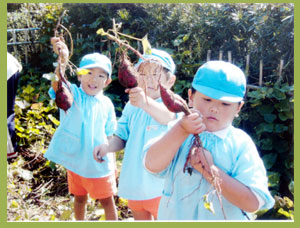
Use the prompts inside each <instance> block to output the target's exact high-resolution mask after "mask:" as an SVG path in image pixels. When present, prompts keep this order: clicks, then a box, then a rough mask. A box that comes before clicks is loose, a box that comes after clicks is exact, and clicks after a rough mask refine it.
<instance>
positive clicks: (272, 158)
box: [262, 153, 277, 169]
mask: <svg viewBox="0 0 300 228" xmlns="http://www.w3.org/2000/svg"><path fill="white" fill-rule="evenodd" d="M262 159H263V161H264V164H265V168H266V169H270V168H272V167H273V165H274V164H275V162H276V159H277V154H275V153H269V154H265V155H264V156H263V158H262Z"/></svg>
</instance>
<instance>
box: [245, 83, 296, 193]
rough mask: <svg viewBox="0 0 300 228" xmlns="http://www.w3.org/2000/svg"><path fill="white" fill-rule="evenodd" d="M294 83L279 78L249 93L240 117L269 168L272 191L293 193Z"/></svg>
mask: <svg viewBox="0 0 300 228" xmlns="http://www.w3.org/2000/svg"><path fill="white" fill-rule="evenodd" d="M293 93H294V87H293V86H289V85H288V84H287V83H282V82H280V81H278V82H276V83H268V84H266V86H264V87H262V88H260V89H257V90H253V91H250V92H248V93H247V98H248V99H247V102H246V104H245V107H244V109H243V110H242V113H241V116H240V118H241V119H242V121H241V123H240V124H241V126H242V127H243V128H244V129H245V130H246V131H247V132H248V133H249V134H250V135H251V136H252V138H253V139H254V141H255V144H256V145H257V147H258V149H259V152H260V155H261V156H262V158H263V161H264V164H265V166H266V169H267V170H268V177H269V187H270V189H271V191H272V192H273V195H275V194H276V195H283V196H289V197H293V192H291V191H290V190H289V188H288V187H287V186H288V185H290V184H291V183H293V181H294V174H293V173H294V158H293V157H294V138H293V134H294V122H293V120H294V98H293Z"/></svg>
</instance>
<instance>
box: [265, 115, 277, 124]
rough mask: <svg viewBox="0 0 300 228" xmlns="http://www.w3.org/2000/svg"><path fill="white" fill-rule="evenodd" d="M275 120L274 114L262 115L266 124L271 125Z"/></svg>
mask: <svg viewBox="0 0 300 228" xmlns="http://www.w3.org/2000/svg"><path fill="white" fill-rule="evenodd" d="M275 119H276V115H274V114H264V120H265V121H266V122H267V123H273V122H274V120H275Z"/></svg>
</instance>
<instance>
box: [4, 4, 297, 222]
mask: <svg viewBox="0 0 300 228" xmlns="http://www.w3.org/2000/svg"><path fill="white" fill-rule="evenodd" d="M23 2H36V3H39V2H40V3H43V2H47V3H48V2H53V3H61V2H62V3H66V2H68V3H83V2H85V1H83V0H81V1H78V0H77V1H75V0H71V1H67V0H60V1H57V0H48V1H44V0H40V1H37V0H31V1H26V0H24V1H17V0H10V1H9V0H4V1H3V0H2V1H0V12H1V13H0V28H1V31H3V32H2V33H0V57H1V58H0V59H1V60H2V61H0V75H1V82H0V107H6V92H7V89H6V82H5V78H4V75H5V74H6V71H5V69H6V68H5V64H6V58H5V52H6V51H7V43H6V39H7V38H6V32H4V31H5V30H6V27H7V26H6V13H7V11H6V9H7V3H23ZM86 2H87V3H199V2H206V3H209V2H210V3H294V5H295V12H294V15H295V50H297V51H298V52H296V51H295V63H296V60H297V59H298V57H299V54H298V53H299V48H297V46H300V44H299V42H298V41H297V39H296V33H298V31H299V26H300V25H299V24H297V23H296V21H298V22H299V17H300V15H299V13H300V10H298V8H300V2H297V1H296V0H292V1H285V0H278V1H250V0H245V1H234V0H231V1H229V0H225V1H219V0H216V1H201V0H198V1H197V0H196V1H195V0H189V1H179V0H169V1H165V0H150V1H149V0H139V1H138V0H135V1H126V0H110V1H100V0H98V1H97V0H96V1H95V0H90V1H86ZM297 12H298V14H297ZM299 23H300V22H299ZM3 60H5V61H3ZM299 66H300V64H299V65H297V64H295V73H294V75H297V73H298V72H299ZM298 80H299V79H298V78H297V77H295V87H296V86H297V85H298V84H299V82H298ZM296 97H297V98H296ZM298 98H299V96H298V93H297V92H295V100H297V99H298ZM298 106H299V105H297V104H296V103H295V113H294V116H295V117H296V116H297V113H299V107H298ZM0 119H1V122H2V124H1V126H0V132H1V134H0V135H1V136H2V137H0V145H1V151H2V152H1V159H0V170H1V175H0V193H1V195H2V197H1V198H0V226H1V227H19V226H22V227H23V226H27V227H31V228H32V227H40V226H47V227H50V226H54V225H55V226H56V225H57V226H63V227H65V226H68V227H74V226H77V227H80V226H89V227H92V226H93V227H98V226H101V227H115V226H122V227H123V226H127V227H133V226H136V227H140V226H141V225H142V226H143V227H144V226H153V225H155V226H156V225H158V226H161V227H165V226H176V227H181V226H182V225H185V224H183V223H184V222H167V223H165V222H155V224H154V223H152V222H150V223H147V222H143V224H140V223H139V222H101V223H100V222H84V223H85V224H82V222H55V223H53V222H7V220H6V208H7V201H6V197H5V196H6V164H7V162H6V161H7V159H6V154H5V152H4V150H6V146H5V145H6V142H5V138H6V133H7V131H6V109H2V111H1V112H0ZM294 126H299V121H298V120H297V119H296V118H295V119H294ZM299 131H300V130H299V129H297V128H296V127H294V138H295V139H299V137H300V136H299V135H300V134H299ZM294 148H295V149H294V150H295V151H297V149H299V141H297V140H295V147H294ZM294 154H295V155H294V156H295V163H296V161H297V156H298V155H297V153H294ZM296 175H297V169H296V168H295V176H296ZM295 179H296V178H295ZM295 184H296V185H297V182H296V181H295ZM295 189H297V186H296V187H295ZM294 202H297V197H296V195H295V200H294ZM295 212H296V210H295ZM297 220H298V219H297V216H296V213H295V221H294V222H288V221H270V222H255V224H252V222H244V223H243V224H240V222H229V223H228V222H221V224H220V223H219V222H218V223H216V222H213V223H210V224H204V223H203V222H201V224H199V222H188V224H186V225H187V226H193V227H196V226H197V227H198V226H206V225H209V226H211V225H213V226H219V225H221V226H222V227H223V226H226V227H234V226H238V227H239V226H241V225H242V226H247V227H249V226H253V225H254V226H261V227H265V226H272V227H274V226H276V227H277V226H278V227H279V226H294V225H295V224H296V222H297ZM282 222H284V224H282ZM41 223H42V224H41Z"/></svg>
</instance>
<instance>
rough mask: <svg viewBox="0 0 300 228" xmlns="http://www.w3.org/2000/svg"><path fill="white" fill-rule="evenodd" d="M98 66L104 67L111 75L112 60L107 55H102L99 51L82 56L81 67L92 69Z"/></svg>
mask: <svg viewBox="0 0 300 228" xmlns="http://www.w3.org/2000/svg"><path fill="white" fill-rule="evenodd" d="M97 67H98V68H101V69H103V70H104V71H105V72H106V73H107V74H108V76H109V77H111V68H112V67H111V61H110V59H109V58H108V57H107V56H106V55H102V54H100V53H97V52H95V53H92V54H87V55H85V56H83V57H82V59H81V61H80V64H79V68H80V69H90V68H97ZM80 69H79V70H80Z"/></svg>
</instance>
